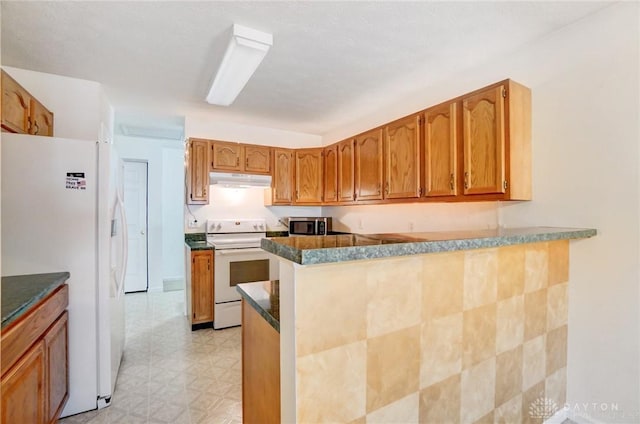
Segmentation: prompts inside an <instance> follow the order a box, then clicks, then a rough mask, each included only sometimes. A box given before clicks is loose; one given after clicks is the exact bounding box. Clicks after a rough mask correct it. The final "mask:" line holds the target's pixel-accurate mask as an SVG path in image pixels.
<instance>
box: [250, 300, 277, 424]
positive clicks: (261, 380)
mask: <svg viewBox="0 0 640 424" xmlns="http://www.w3.org/2000/svg"><path fill="white" fill-rule="evenodd" d="M242 421H243V422H245V423H247V424H271V423H273V424H275V423H280V333H278V332H277V331H276V330H275V329H274V328H273V327H272V326H271V325H269V324H268V323H267V321H265V319H264V318H263V317H262V316H261V315H260V314H259V313H258V312H257V311H256V310H255V309H253V307H252V306H251V305H249V304H247V301H246V300H244V299H243V300H242Z"/></svg>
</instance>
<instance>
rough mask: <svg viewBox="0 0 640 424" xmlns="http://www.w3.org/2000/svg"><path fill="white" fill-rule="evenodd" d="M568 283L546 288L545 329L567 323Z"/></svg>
mask: <svg viewBox="0 0 640 424" xmlns="http://www.w3.org/2000/svg"><path fill="white" fill-rule="evenodd" d="M568 288H569V283H561V284H556V285H554V286H551V287H549V288H548V289H547V331H549V330H553V329H555V328H558V327H562V326H563V325H566V324H567V321H568V317H569V294H568Z"/></svg>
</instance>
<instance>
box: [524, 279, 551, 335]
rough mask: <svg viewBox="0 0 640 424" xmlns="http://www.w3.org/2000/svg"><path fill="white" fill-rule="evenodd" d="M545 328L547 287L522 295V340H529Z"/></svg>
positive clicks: (543, 331) (542, 332)
mask: <svg viewBox="0 0 640 424" xmlns="http://www.w3.org/2000/svg"><path fill="white" fill-rule="evenodd" d="M546 330H547V289H542V290H538V291H535V292H531V293H526V294H525V295H524V340H525V341H526V340H531V339H532V338H534V337H538V336H539V335H541V334H544V333H545V331H546Z"/></svg>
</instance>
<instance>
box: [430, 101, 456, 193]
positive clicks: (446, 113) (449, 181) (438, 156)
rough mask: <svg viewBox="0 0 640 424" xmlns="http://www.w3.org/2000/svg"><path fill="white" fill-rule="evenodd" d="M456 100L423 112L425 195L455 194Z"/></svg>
mask: <svg viewBox="0 0 640 424" xmlns="http://www.w3.org/2000/svg"><path fill="white" fill-rule="evenodd" d="M457 110H459V109H457V107H456V103H450V104H445V105H440V106H436V107H434V108H431V109H428V110H427V111H426V112H425V114H424V117H425V118H424V121H425V128H424V151H425V153H424V164H425V165H424V166H425V182H424V184H425V187H426V193H425V195H426V196H428V197H435V196H455V195H456V194H457V189H456V175H457V174H456V169H457V167H456V149H457V146H458V137H457V134H458V131H457V122H458V120H457V119H456V111H457Z"/></svg>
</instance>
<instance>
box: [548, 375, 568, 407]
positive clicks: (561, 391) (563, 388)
mask: <svg viewBox="0 0 640 424" xmlns="http://www.w3.org/2000/svg"><path fill="white" fill-rule="evenodd" d="M544 393H545V397H546V398H547V399H550V400H552V401H553V402H555V404H556V406H557V408H558V409H560V408H562V407H563V406H564V404H565V403H566V402H567V368H566V367H564V368H560V369H559V370H558V371H556V372H554V373H553V374H551V375H550V376H548V377H547V378H546V380H545V385H544Z"/></svg>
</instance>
